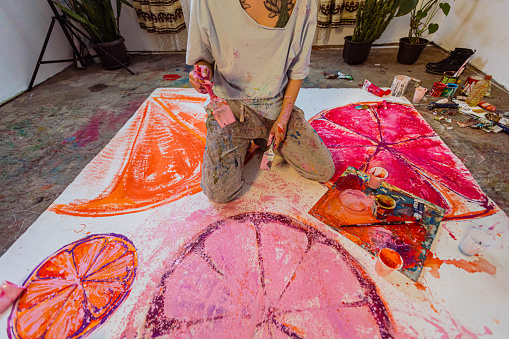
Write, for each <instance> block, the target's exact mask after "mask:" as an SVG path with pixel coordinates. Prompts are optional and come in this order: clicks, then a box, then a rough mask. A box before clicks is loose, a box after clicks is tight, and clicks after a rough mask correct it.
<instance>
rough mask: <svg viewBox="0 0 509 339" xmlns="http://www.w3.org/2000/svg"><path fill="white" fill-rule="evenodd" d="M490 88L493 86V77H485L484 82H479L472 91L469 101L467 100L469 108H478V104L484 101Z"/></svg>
mask: <svg viewBox="0 0 509 339" xmlns="http://www.w3.org/2000/svg"><path fill="white" fill-rule="evenodd" d="M490 86H491V75H486V76H485V77H484V80H480V81H478V82H477V83H476V84H475V85H474V87H473V88H472V90H471V91H470V94H469V95H468V98H467V100H465V102H466V103H467V104H468V106H470V107H475V106H477V104H479V102H480V101H481V100H482V98H483V97H484V95H485V94H486V92H487V91H488V89H489V88H490Z"/></svg>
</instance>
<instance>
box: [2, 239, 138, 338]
mask: <svg viewBox="0 0 509 339" xmlns="http://www.w3.org/2000/svg"><path fill="white" fill-rule="evenodd" d="M137 265H138V258H137V253H136V249H135V248H134V246H133V244H132V243H131V242H130V241H129V240H128V239H127V238H125V237H124V236H122V235H117V234H107V235H93V236H89V237H86V238H84V239H81V240H78V241H76V242H73V243H71V244H69V245H67V246H65V247H63V248H61V249H60V250H59V251H57V252H56V253H55V254H53V255H52V256H50V257H49V258H47V259H46V260H44V261H43V262H42V263H41V264H40V265H39V266H38V267H37V268H36V269H35V270H34V271H33V272H32V274H31V275H30V276H29V278H28V279H27V281H26V282H25V283H24V286H25V287H26V291H25V292H24V293H23V294H22V295H21V297H20V298H19V300H18V301H17V302H16V304H15V305H14V307H13V309H12V312H11V315H10V317H9V320H8V334H9V338H11V339H14V338H16V339H38V338H58V339H64V338H81V337H83V336H85V335H87V334H89V333H90V332H92V331H93V330H94V329H96V328H97V327H98V326H99V325H101V324H103V323H104V322H105V321H106V320H107V319H108V318H109V317H110V316H111V315H112V313H113V312H114V311H115V310H116V309H117V308H118V306H119V305H120V304H121V303H122V301H123V300H124V299H125V298H126V297H127V296H128V294H129V292H130V290H131V285H132V283H133V281H134V278H135V276H136V268H137Z"/></svg>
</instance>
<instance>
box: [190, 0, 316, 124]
mask: <svg viewBox="0 0 509 339" xmlns="http://www.w3.org/2000/svg"><path fill="white" fill-rule="evenodd" d="M295 1H296V4H295V8H294V9H293V11H292V13H291V15H290V19H289V20H288V22H287V24H286V26H285V27H283V28H271V27H266V26H262V25H260V24H258V23H257V22H256V21H255V20H254V19H253V18H251V17H250V16H249V14H247V13H246V11H245V10H244V9H243V8H242V5H241V4H240V1H239V0H192V1H191V16H190V23H189V30H188V32H189V35H188V41H187V56H186V62H187V64H189V65H194V64H195V63H196V62H198V61H200V60H204V61H207V62H209V63H210V64H213V65H214V83H215V85H214V87H213V88H212V89H213V91H214V93H215V94H216V95H217V96H219V97H221V98H225V99H230V100H243V101H246V102H248V105H249V103H251V102H255V103H260V104H261V106H264V102H265V106H271V105H272V103H273V102H274V101H276V102H280V101H281V100H282V95H283V91H284V89H285V87H286V84H287V83H288V79H295V80H300V79H304V78H305V77H306V76H307V75H308V74H309V58H310V54H311V45H312V42H313V37H314V34H315V29H316V15H317V13H316V12H317V5H316V2H315V1H316V0H295ZM252 99H263V100H252ZM260 113H261V114H262V115H264V116H266V114H263V113H262V112H260ZM277 114H279V112H277ZM277 114H276V117H277ZM268 115H269V116H273V114H272V113H271V114H268ZM266 117H267V118H273V117H268V116H266Z"/></svg>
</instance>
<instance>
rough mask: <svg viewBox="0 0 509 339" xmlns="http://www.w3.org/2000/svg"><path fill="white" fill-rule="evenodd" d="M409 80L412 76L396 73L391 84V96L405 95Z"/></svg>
mask: <svg viewBox="0 0 509 339" xmlns="http://www.w3.org/2000/svg"><path fill="white" fill-rule="evenodd" d="M410 80H412V78H410V77H408V76H406V75H396V76H395V77H394V80H393V81H392V85H391V91H392V96H393V97H402V96H403V95H405V92H406V89H407V87H408V83H409V82H410Z"/></svg>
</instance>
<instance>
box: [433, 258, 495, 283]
mask: <svg viewBox="0 0 509 339" xmlns="http://www.w3.org/2000/svg"><path fill="white" fill-rule="evenodd" d="M477 258H478V260H476V261H468V260H465V259H459V260H457V259H450V260H442V259H439V258H437V257H435V256H434V255H433V253H432V252H428V258H427V259H426V262H425V263H424V267H429V268H431V270H430V271H429V273H430V274H431V275H432V276H434V277H435V278H437V279H439V278H440V273H439V272H438V270H439V269H440V267H441V266H442V264H449V265H454V266H456V267H458V268H461V269H463V270H465V271H467V272H469V273H476V272H485V273H488V274H491V275H495V273H497V267H496V266H494V265H492V264H490V263H489V262H488V261H487V260H486V259H483V258H481V257H477Z"/></svg>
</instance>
